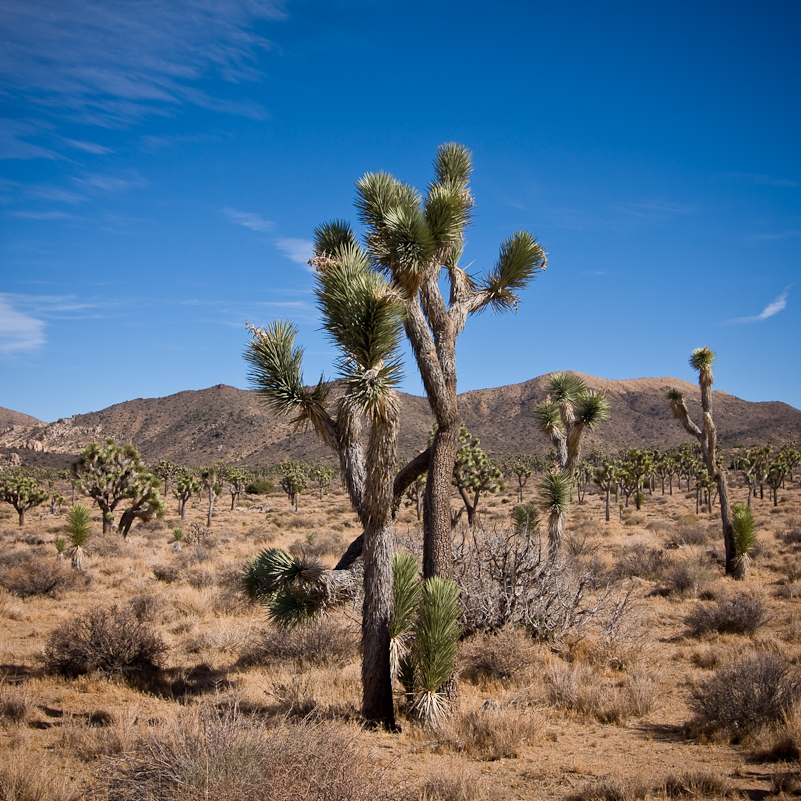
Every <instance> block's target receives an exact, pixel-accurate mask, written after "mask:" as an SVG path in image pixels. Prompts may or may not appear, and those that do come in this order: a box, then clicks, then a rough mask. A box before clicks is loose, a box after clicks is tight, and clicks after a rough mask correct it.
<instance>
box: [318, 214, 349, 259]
mask: <svg viewBox="0 0 801 801" xmlns="http://www.w3.org/2000/svg"><path fill="white" fill-rule="evenodd" d="M355 246H356V237H355V235H354V233H353V229H352V228H351V227H350V223H348V222H346V221H345V220H331V221H330V222H326V223H323V224H322V225H318V226H317V228H315V229H314V254H315V257H321V256H326V257H328V258H334V257H335V256H336V255H337V253H338V252H339V251H340V249H341V248H347V247H355Z"/></svg>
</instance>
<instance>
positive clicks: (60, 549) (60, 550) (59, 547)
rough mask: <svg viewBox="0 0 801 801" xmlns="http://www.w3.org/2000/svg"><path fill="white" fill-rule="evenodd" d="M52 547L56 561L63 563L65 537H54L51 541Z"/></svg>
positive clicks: (65, 545)
mask: <svg viewBox="0 0 801 801" xmlns="http://www.w3.org/2000/svg"><path fill="white" fill-rule="evenodd" d="M53 545H55V546H56V561H58V562H63V561H64V550H65V549H66V547H67V538H66V537H56V538H55V539H54V540H53Z"/></svg>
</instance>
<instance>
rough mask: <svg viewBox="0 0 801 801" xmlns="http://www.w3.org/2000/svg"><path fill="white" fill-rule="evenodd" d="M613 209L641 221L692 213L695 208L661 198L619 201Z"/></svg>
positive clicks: (659, 220)
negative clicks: (627, 201)
mask: <svg viewBox="0 0 801 801" xmlns="http://www.w3.org/2000/svg"><path fill="white" fill-rule="evenodd" d="M615 209H616V210H617V211H618V212H620V213H622V214H623V215H625V216H628V217H631V218H633V219H635V220H640V221H642V222H661V221H663V220H671V219H674V218H675V217H683V216H685V215H687V214H693V213H694V212H695V208H693V207H692V206H687V205H685V204H682V203H671V202H669V201H663V200H645V201H637V202H630V203H619V204H618V205H617V206H615Z"/></svg>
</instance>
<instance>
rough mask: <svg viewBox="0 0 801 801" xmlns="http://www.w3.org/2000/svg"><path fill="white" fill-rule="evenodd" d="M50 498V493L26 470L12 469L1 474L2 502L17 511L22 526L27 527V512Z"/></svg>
mask: <svg viewBox="0 0 801 801" xmlns="http://www.w3.org/2000/svg"><path fill="white" fill-rule="evenodd" d="M48 498H49V493H48V491H47V490H46V489H44V488H43V487H41V486H39V482H38V481H37V480H36V479H35V478H34V477H33V476H32V475H30V474H29V473H27V472H26V471H25V470H24V469H22V468H16V467H12V468H10V469H7V470H5V471H4V472H1V473H0V500H3V501H5V502H6V503H10V504H11V505H12V506H13V507H14V508H15V509H16V510H17V514H18V515H19V524H20V526H24V525H25V512H27V511H28V509H32V508H33V507H34V506H39V504H41V503H44V502H45V501H46V500H47V499H48Z"/></svg>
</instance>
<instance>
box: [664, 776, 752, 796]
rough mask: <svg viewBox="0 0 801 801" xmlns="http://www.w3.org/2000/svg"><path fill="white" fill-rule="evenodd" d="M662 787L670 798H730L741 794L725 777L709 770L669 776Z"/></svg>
mask: <svg viewBox="0 0 801 801" xmlns="http://www.w3.org/2000/svg"><path fill="white" fill-rule="evenodd" d="M660 789H661V790H662V792H664V794H665V795H666V796H667V797H668V798H730V797H731V796H733V795H739V794H737V793H735V792H734V791H733V790H732V788H731V786H730V785H729V783H728V782H727V781H726V780H725V779H724V778H722V777H720V776H718V775H717V774H715V773H712V772H710V771H708V770H700V771H695V772H694V773H682V774H679V775H678V776H668V777H667V778H666V779H665V780H664V782H663V784H662V787H661V788H660Z"/></svg>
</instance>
